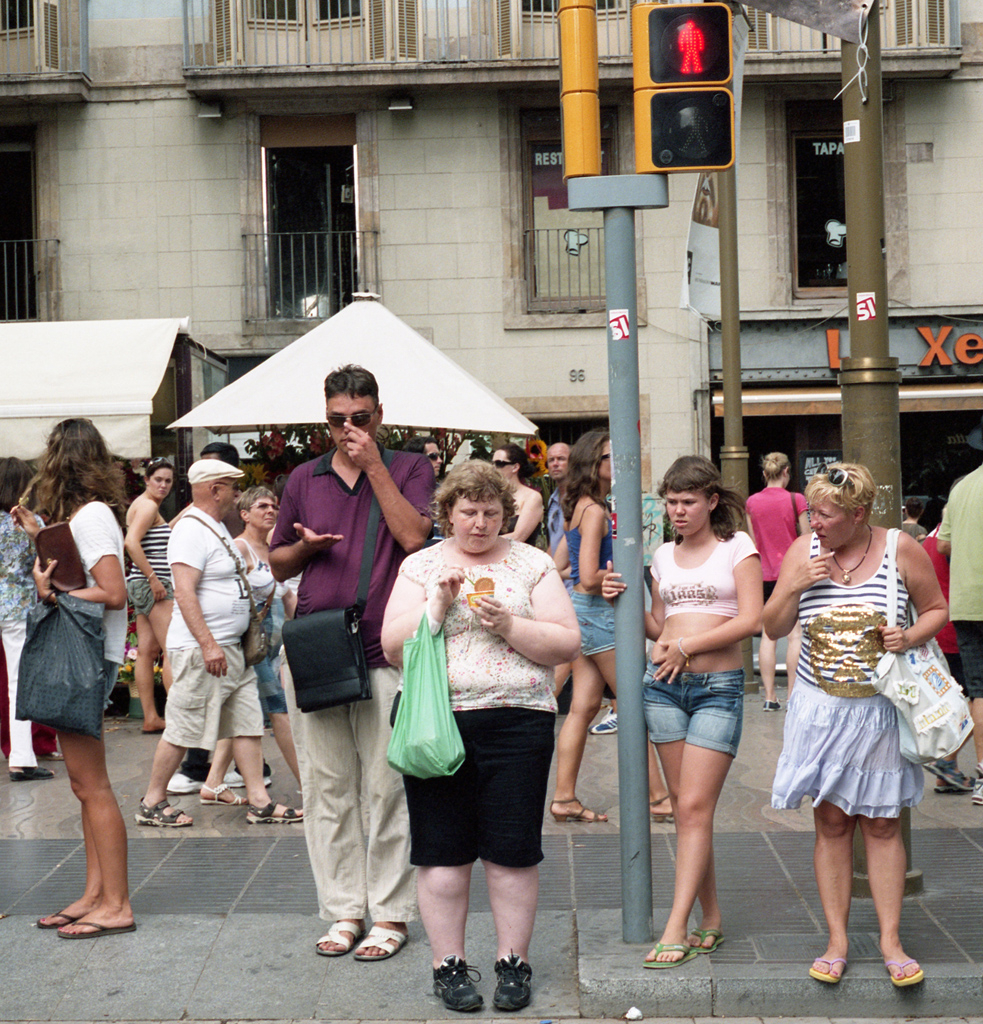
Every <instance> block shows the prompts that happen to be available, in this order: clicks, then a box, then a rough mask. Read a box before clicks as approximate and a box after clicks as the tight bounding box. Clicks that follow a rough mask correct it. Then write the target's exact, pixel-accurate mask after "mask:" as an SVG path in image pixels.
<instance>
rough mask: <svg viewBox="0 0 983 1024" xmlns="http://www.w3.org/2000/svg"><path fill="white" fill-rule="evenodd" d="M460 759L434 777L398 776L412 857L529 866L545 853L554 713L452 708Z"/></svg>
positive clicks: (429, 863)
mask: <svg viewBox="0 0 983 1024" xmlns="http://www.w3.org/2000/svg"><path fill="white" fill-rule="evenodd" d="M454 718H455V719H456V720H457V725H458V728H459V729H460V730H461V739H462V740H463V741H464V751H465V756H464V764H462V765H461V767H460V768H458V770H457V772H456V773H455V774H454V775H450V776H445V777H443V778H438V779H417V778H413V777H411V776H408V775H407V776H404V777H403V785H404V786H405V788H406V803H407V806H408V808H409V812H410V839H411V848H410V863H411V864H415V865H416V866H417V867H428V868H429V867H457V866H460V865H462V864H472V863H473V862H474V861H476V860H478V859H479V858H480V859H481V860H487V861H490V862H491V863H493V864H499V865H501V866H502V867H506V868H528V867H532V866H533V865H535V864H538V863H539V862H540V861H541V860H542V859H543V811H544V809H545V804H546V791H547V786H548V785H549V774H550V762H551V761H552V760H553V732H554V725H555V721H556V716H555V715H554V714H552V712H548V711H531V710H529V709H527V708H488V709H482V710H480V711H456V712H455V713H454Z"/></svg>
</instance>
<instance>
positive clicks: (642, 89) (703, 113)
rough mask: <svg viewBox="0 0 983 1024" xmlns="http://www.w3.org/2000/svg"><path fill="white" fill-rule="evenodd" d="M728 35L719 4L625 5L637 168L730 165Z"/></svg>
mask: <svg viewBox="0 0 983 1024" xmlns="http://www.w3.org/2000/svg"><path fill="white" fill-rule="evenodd" d="M732 33H733V16H732V14H731V10H730V7H729V6H728V5H727V4H725V3H705V4H665V3H656V4H645V3H643V4H636V5H635V7H633V8H632V61H633V65H634V86H635V170H636V171H637V172H639V173H651V172H653V171H658V172H663V173H665V172H672V171H723V170H726V169H727V168H728V167H731V166H732V165H733V163H734V94H733V93H732V92H731V90H730V84H731V80H732V78H733V74H734V58H733V43H732Z"/></svg>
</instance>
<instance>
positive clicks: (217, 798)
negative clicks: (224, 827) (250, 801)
mask: <svg viewBox="0 0 983 1024" xmlns="http://www.w3.org/2000/svg"><path fill="white" fill-rule="evenodd" d="M206 791H207V792H209V793H211V794H212V795H211V796H207V797H206V796H205V793H206ZM223 793H228V794H229V795H230V796H231V797H232V799H231V800H223V799H222V794H223ZM198 800H199V803H203V804H222V806H223V807H241V806H242V805H243V804H244V803H245V802H246V798H245V797H244V796H239V795H238V794H236V793H233V792H232V790H231V789H229V787H228V786H227V785H226V784H225V783H224V782H220V783H219V784H218V785H217V786H216V787H215V788H214V789H212V787H211V786H206V785H204V784H202V787H201V793H200V794H199V797H198Z"/></svg>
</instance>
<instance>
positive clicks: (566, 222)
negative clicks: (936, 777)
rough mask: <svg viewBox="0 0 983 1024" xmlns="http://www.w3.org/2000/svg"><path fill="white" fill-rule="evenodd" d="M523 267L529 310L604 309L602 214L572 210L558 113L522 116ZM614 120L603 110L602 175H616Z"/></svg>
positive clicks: (584, 310) (537, 113) (548, 111)
mask: <svg viewBox="0 0 983 1024" xmlns="http://www.w3.org/2000/svg"><path fill="white" fill-rule="evenodd" d="M521 124H522V161H523V190H524V195H525V211H524V232H523V235H524V243H525V244H524V266H525V279H526V296H527V300H526V301H527V311H528V312H550V313H560V312H585V313H587V312H596V311H602V310H604V308H605V289H604V230H603V224H604V216H603V214H602V213H601V212H600V211H582V210H569V209H568V208H567V186H566V183H565V182H564V180H563V152H562V147H561V143H560V113H559V111H557V110H527V111H524V112H523V113H522V120H521ZM615 125H616V117H615V114H614V112H613V111H607V110H605V111H602V112H601V173H602V174H609V173H613V170H612V167H613V164H614V162H615V161H614V159H613V155H614V154H613V151H614V138H615Z"/></svg>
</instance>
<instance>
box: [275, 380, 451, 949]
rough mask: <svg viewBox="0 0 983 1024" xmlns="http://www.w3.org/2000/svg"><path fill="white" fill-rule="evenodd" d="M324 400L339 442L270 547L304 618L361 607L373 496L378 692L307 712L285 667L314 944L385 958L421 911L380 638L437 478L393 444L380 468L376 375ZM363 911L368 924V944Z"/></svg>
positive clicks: (285, 504) (291, 483) (291, 504)
mask: <svg viewBox="0 0 983 1024" xmlns="http://www.w3.org/2000/svg"><path fill="white" fill-rule="evenodd" d="M324 395H325V399H326V401H327V421H328V428H329V430H330V431H331V437H332V439H333V440H334V442H335V448H334V449H333V450H332V451H330V452H328V454H327V455H324V456H323V457H322V458H320V459H315V460H314V461H313V462H308V463H305V464H304V465H303V466H298V467H297V468H296V469H295V470H294V471H293V473H291V474H290V478H289V479H288V480H287V486H286V490H285V491H284V493H283V498H282V499H281V501H280V518H279V520H278V521H277V525H276V529H275V530H274V532H273V540H272V542H271V543H270V564H271V566H272V569H273V574H274V576H276V578H277V579H278V580H281V581H282V580H288V579H290V578H291V577H293V576H296V575H298V574H299V573H303V577H302V579H301V583H300V590H299V591H298V594H297V617H298V618H300V617H302V616H304V615H310V614H312V613H314V612H319V611H324V610H325V609H328V608H347V607H348V606H349V605H352V604H354V603H355V598H356V593H357V590H358V575H359V568H360V565H361V560H362V548H363V546H364V540H365V529H366V521H367V519H368V515H369V507H370V505H371V503H372V495H373V494H374V495H375V497H376V499H377V500H378V502H379V507H380V509H381V512H382V516H381V519H380V521H379V536H378V539H377V541H376V547H375V559H374V562H373V567H372V575H371V580H370V583H369V596H368V601H367V603H366V607H365V614H364V615H363V617H362V620H361V627H360V628H361V634H362V640H363V643H364V645H365V656H366V660H367V661H368V664H369V670H370V677H371V682H372V699H371V700H368V701H361V702H358V703H355V704H350V705H346V706H344V707H338V708H330V709H328V710H325V711H318V712H316V713H314V714H300V713H299V712H298V711H297V708H296V704H295V701H294V699H293V685H292V680H291V679H290V676H289V671H286V670H285V672H284V680H285V682H286V684H287V692H288V695H289V696H288V705H289V710H290V719H291V724H292V726H293V732H294V740H295V742H296V744H297V754H298V760H299V762H300V771H301V781H302V784H303V789H304V822H305V826H306V827H305V832H306V835H307V850H308V854H309V856H310V859H311V867H312V869H313V871H314V879H315V881H316V883H317V892H318V903H319V904H320V914H321V917H322V918H323V919H324V920H326V921H332V922H334V923H333V924H332V927H331V928H330V929H329V931H328V933H327V934H326V935H324V936H322V937H321V938H320V939H318V941H317V946H316V948H317V952H318V953H320V954H321V955H322V956H342V955H343V954H345V953H347V952H349V951H350V950H351V949H352V948H354V947H356V946H357V948H356V950H355V958H356V959H357V960H384V959H386V958H388V957H390V956H392V955H393V954H394V953H397V952H399V950H400V949H402V947H403V945H404V944H405V942H406V922H407V921H408V920H410V919H412V918H414V917H415V916H416V893H415V886H414V882H413V871H412V868H411V867H410V862H409V820H408V818H407V814H406V799H405V796H404V794H403V783H402V779H401V777H400V776H399V775H397V774H396V773H395V772H394V771H393V770H392V769H391V768H390V767H389V765H388V764H387V762H386V748H387V746H388V744H389V736H390V726H389V712H390V708H391V707H392V702H393V698H394V697H395V694H396V688H397V686H398V684H399V673H398V672H397V671H396V670H395V669H393V668H390V667H389V665H388V663H387V662H386V659H385V656H384V655H383V653H382V644H381V642H380V639H379V634H380V631H381V629H382V617H383V614H384V612H385V610H386V602H387V601H388V600H389V592H390V591H391V590H392V587H393V583H394V582H395V580H396V574H397V572H398V571H399V566H400V564H401V563H402V561H403V558H404V557H405V556H406V555H408V554H410V553H412V552H413V551H417V550H419V549H420V548H421V547H423V544H424V541H425V540H426V539H427V536H428V535H429V533H430V528H431V525H432V524H431V521H430V519H429V516H428V509H429V505H430V498H431V495H432V493H433V489H434V475H433V470H432V469H431V468H430V464H429V462H428V461H427V460H426V459H425V458H424V457H423V456H422V455H415V454H411V453H408V452H396V453H395V456H394V458H393V461H392V464H391V466H390V467H389V468H388V469H387V468H386V466H385V465H384V464H383V461H382V454H381V452H382V449H381V446H380V445H379V444H378V443H377V442H376V439H375V438H376V433H377V432H378V430H379V426H380V424H381V423H382V406H381V405H380V404H379V386H378V384H377V382H376V379H375V377H374V376H373V375H372V374H371V373H370V372H369V371H368V370H366V369H364V368H363V367H361V366H353V365H349V366H343V367H341V368H340V369H338V370H332V372H331V373H329V374H328V376H327V377H326V378H325V381H324ZM360 777H361V779H362V781H363V783H364V786H363V788H364V790H365V793H366V801H367V807H366V808H365V812H366V814H367V816H368V821H369V833H368V835H367V836H364V835H363V832H362V818H363V808H362V800H361V796H360V792H359V779H360ZM368 917H371V918H372V921H373V925H372V930H371V931H370V932H369V934H368V935H367V936H365V938H364V940H363V936H364V935H365V924H366V918H368Z"/></svg>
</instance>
